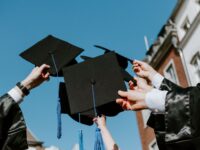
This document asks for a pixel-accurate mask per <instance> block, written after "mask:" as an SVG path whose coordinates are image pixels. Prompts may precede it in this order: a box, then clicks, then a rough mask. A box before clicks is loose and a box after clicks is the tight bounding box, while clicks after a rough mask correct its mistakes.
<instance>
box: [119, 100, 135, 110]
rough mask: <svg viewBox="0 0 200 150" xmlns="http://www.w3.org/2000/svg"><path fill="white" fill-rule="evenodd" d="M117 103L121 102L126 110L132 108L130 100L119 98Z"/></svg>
mask: <svg viewBox="0 0 200 150" xmlns="http://www.w3.org/2000/svg"><path fill="white" fill-rule="evenodd" d="M116 103H117V104H119V105H120V106H121V107H122V109H124V110H131V104H130V102H129V101H128V100H125V99H121V98H118V99H117V100H116Z"/></svg>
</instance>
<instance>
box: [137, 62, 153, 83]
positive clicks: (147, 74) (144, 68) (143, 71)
mask: <svg viewBox="0 0 200 150" xmlns="http://www.w3.org/2000/svg"><path fill="white" fill-rule="evenodd" d="M133 71H134V72H135V73H136V74H137V75H138V76H139V77H142V78H146V79H148V80H149V81H152V79H153V77H154V75H155V74H156V73H157V71H156V70H155V69H153V68H152V67H151V66H150V65H149V64H147V63H145V62H143V61H139V60H134V61H133Z"/></svg>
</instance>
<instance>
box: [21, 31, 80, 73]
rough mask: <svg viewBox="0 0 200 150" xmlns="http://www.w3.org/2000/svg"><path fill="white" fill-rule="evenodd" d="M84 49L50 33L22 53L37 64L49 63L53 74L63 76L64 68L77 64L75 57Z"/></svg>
mask: <svg viewBox="0 0 200 150" xmlns="http://www.w3.org/2000/svg"><path fill="white" fill-rule="evenodd" d="M82 51H83V49H81V48H79V47H77V46H74V45H72V44H70V43H68V42H66V41H63V40H61V39H58V38H56V37H54V36H52V35H49V36H47V37H45V38H44V39H42V40H41V41H39V42H37V43H36V44H34V45H33V46H32V47H30V48H28V49H27V50H25V51H24V52H22V53H21V54H20V56H21V57H22V58H24V59H25V60H27V61H29V62H31V63H32V64H34V65H36V66H40V65H42V64H48V65H50V66H51V68H50V74H51V75H52V76H57V73H58V76H62V68H63V67H64V66H69V65H73V64H76V63H77V62H76V60H75V58H76V57H77V56H78V55H79V54H80V53H81V52H82Z"/></svg>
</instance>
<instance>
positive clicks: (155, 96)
mask: <svg viewBox="0 0 200 150" xmlns="http://www.w3.org/2000/svg"><path fill="white" fill-rule="evenodd" d="M166 95H167V91H160V90H158V89H153V90H151V91H150V92H148V93H147V94H146V97H145V102H146V104H147V107H148V108H149V109H151V110H152V111H153V112H165V99H166Z"/></svg>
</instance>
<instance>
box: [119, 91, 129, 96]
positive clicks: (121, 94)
mask: <svg viewBox="0 0 200 150" xmlns="http://www.w3.org/2000/svg"><path fill="white" fill-rule="evenodd" d="M118 94H119V95H120V96H121V97H128V92H126V91H118Z"/></svg>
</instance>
